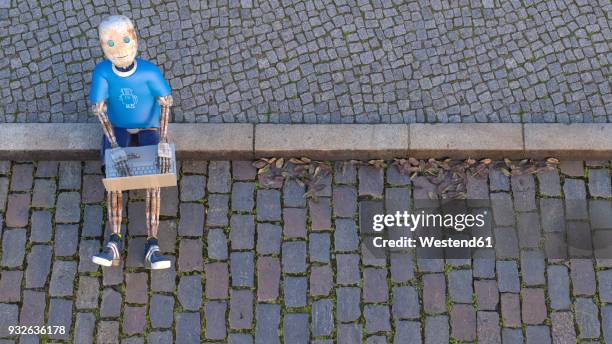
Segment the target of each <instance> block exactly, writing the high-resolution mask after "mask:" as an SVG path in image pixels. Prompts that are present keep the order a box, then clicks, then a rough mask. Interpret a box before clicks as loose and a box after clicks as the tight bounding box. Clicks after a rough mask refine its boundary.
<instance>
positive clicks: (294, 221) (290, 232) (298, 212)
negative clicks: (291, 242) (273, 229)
mask: <svg viewBox="0 0 612 344" xmlns="http://www.w3.org/2000/svg"><path fill="white" fill-rule="evenodd" d="M283 219H284V226H283V234H284V235H285V236H286V237H288V238H305V237H306V209H303V208H285V209H283Z"/></svg>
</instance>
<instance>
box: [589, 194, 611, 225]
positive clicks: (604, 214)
mask: <svg viewBox="0 0 612 344" xmlns="http://www.w3.org/2000/svg"><path fill="white" fill-rule="evenodd" d="M589 208H590V219H591V227H592V228H593V229H610V228H612V202H610V201H608V200H589Z"/></svg>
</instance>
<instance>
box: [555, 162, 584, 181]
mask: <svg viewBox="0 0 612 344" xmlns="http://www.w3.org/2000/svg"><path fill="white" fill-rule="evenodd" d="M559 167H560V169H561V173H563V174H565V175H568V176H571V177H582V176H584V162H582V161H576V160H563V161H561V164H560V165H559Z"/></svg>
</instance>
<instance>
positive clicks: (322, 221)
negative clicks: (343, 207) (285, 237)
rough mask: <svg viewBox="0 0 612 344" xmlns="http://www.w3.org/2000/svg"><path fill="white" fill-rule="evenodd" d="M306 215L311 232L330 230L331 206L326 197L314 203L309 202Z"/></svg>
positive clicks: (312, 201)
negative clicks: (307, 214)
mask: <svg viewBox="0 0 612 344" xmlns="http://www.w3.org/2000/svg"><path fill="white" fill-rule="evenodd" d="M308 213H309V215H310V225H311V228H312V230H313V231H318V230H327V229H331V227H332V222H331V206H330V199H329V198H328V197H320V198H319V199H318V200H317V201H316V202H315V201H314V200H312V199H311V200H309V201H308Z"/></svg>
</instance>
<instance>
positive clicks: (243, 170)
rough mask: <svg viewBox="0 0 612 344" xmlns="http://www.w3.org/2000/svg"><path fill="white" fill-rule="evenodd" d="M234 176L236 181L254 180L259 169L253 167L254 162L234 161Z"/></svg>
mask: <svg viewBox="0 0 612 344" xmlns="http://www.w3.org/2000/svg"><path fill="white" fill-rule="evenodd" d="M232 174H233V176H234V179H236V180H253V179H255V176H256V175H257V169H256V168H255V167H253V162H252V161H242V160H234V161H232Z"/></svg>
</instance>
